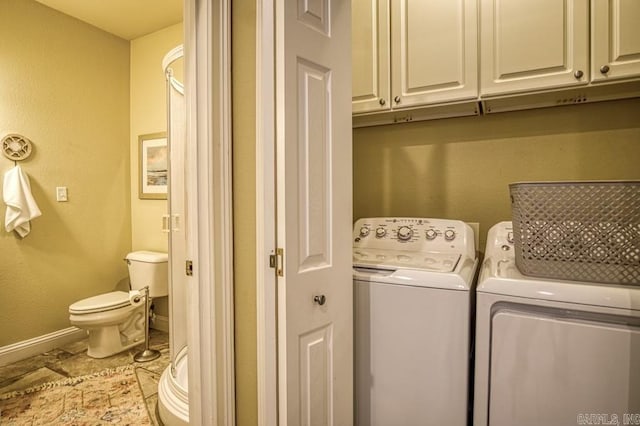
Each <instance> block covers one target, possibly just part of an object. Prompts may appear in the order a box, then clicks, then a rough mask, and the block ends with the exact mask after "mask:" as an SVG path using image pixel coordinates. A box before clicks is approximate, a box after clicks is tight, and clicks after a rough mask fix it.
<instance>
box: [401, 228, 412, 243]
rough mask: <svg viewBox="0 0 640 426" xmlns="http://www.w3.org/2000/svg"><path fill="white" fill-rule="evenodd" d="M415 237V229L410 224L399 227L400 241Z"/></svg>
mask: <svg viewBox="0 0 640 426" xmlns="http://www.w3.org/2000/svg"><path fill="white" fill-rule="evenodd" d="M411 237H413V229H411V228H409V227H408V226H401V227H400V228H398V239H399V240H400V241H409V240H410V239H411Z"/></svg>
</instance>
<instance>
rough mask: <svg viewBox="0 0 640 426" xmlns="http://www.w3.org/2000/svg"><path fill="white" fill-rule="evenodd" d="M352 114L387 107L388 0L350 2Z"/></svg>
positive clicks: (386, 108) (388, 106)
mask: <svg viewBox="0 0 640 426" xmlns="http://www.w3.org/2000/svg"><path fill="white" fill-rule="evenodd" d="M351 7H352V9H351V10H352V13H351V23H352V35H351V44H352V50H351V57H352V73H353V74H352V75H353V78H352V96H353V98H352V109H353V113H358V112H370V111H385V110H389V109H390V107H391V103H390V102H389V90H390V80H389V57H390V49H389V35H390V31H389V1H388V0H354V1H353V2H352V4H351Z"/></svg>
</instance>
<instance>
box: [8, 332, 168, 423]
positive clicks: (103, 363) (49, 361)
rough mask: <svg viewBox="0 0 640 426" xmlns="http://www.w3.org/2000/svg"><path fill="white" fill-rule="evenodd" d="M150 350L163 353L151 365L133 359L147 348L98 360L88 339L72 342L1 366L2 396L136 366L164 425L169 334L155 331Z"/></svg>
mask: <svg viewBox="0 0 640 426" xmlns="http://www.w3.org/2000/svg"><path fill="white" fill-rule="evenodd" d="M150 337H151V338H150V341H149V347H150V348H151V349H157V350H159V351H160V354H161V355H160V358H158V359H155V360H153V361H149V362H135V361H133V356H134V355H135V354H136V353H138V352H140V351H141V350H143V349H144V346H143V345H140V346H135V347H133V348H131V349H129V350H127V351H124V352H121V353H119V354H116V355H113V356H110V357H108V358H102V359H95V358H90V357H89V356H87V339H83V340H80V341H77V342H73V343H69V344H67V345H65V346H62V347H60V348H56V349H53V350H51V351H49V352H45V353H43V354H40V355H36V356H33V357H31V358H27V359H23V360H21V361H17V362H14V363H12V364H8V365H3V366H0V395H1V394H4V393H6V392H11V391H15V390H21V389H26V388H29V387H32V386H36V385H39V384H42V383H46V382H52V381H55V380H60V379H64V378H67V377H76V376H84V375H87V374H92V373H97V372H99V371H102V370H105V369H107V368H115V367H120V366H124V365H129V364H133V365H135V367H136V376H137V378H138V383H139V385H140V389H141V390H142V394H143V396H144V399H145V402H146V404H147V410H148V412H149V417H150V418H151V421H152V423H153V424H154V425H161V424H162V423H161V422H160V421H159V419H157V417H156V416H157V414H156V403H157V401H158V381H159V380H160V375H161V374H162V372H163V371H164V369H165V368H166V367H167V365H169V335H168V334H167V333H165V332H162V331H158V330H151V334H150Z"/></svg>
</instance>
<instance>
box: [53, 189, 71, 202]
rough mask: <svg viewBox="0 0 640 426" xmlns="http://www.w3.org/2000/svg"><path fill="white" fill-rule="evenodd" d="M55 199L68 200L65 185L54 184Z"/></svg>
mask: <svg viewBox="0 0 640 426" xmlns="http://www.w3.org/2000/svg"><path fill="white" fill-rule="evenodd" d="M56 201H59V202H60V201H69V199H68V198H67V187H66V186H56Z"/></svg>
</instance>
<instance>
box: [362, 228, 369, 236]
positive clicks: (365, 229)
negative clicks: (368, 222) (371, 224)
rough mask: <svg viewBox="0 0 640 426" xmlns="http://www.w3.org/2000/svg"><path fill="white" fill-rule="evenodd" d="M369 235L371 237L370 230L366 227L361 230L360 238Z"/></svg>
mask: <svg viewBox="0 0 640 426" xmlns="http://www.w3.org/2000/svg"><path fill="white" fill-rule="evenodd" d="M367 235H369V228H367V227H366V226H363V227H362V228H360V236H361V237H366V236H367Z"/></svg>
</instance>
